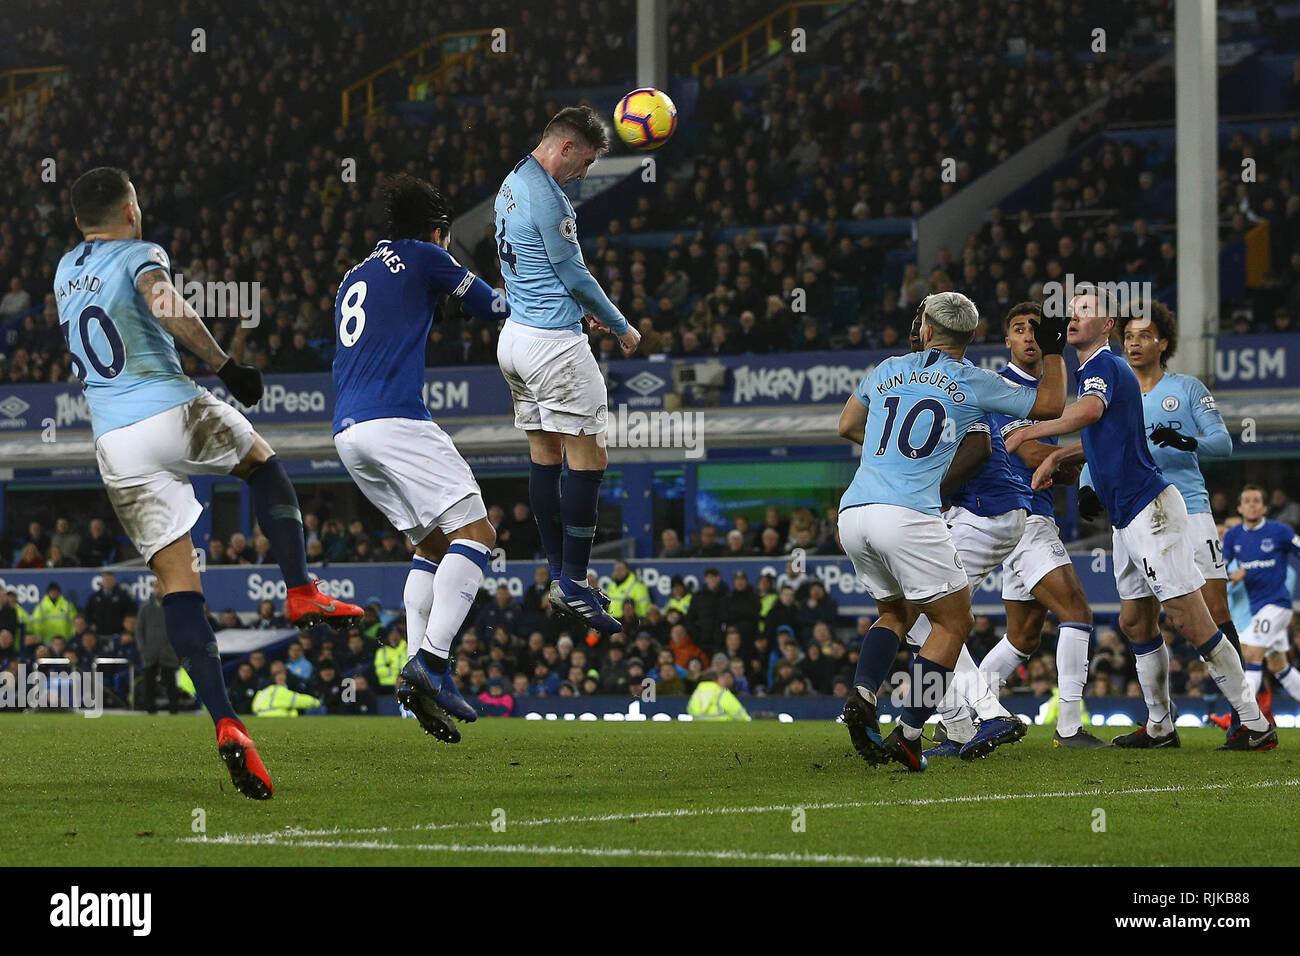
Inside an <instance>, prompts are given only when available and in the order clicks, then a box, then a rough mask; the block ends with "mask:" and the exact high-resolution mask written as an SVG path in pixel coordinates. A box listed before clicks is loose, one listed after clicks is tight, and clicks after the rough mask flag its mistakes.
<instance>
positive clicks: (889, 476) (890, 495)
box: [840, 349, 1038, 515]
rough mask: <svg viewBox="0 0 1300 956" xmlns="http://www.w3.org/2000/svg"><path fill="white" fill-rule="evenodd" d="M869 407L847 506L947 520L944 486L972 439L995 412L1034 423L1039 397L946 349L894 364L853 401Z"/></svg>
mask: <svg viewBox="0 0 1300 956" xmlns="http://www.w3.org/2000/svg"><path fill="white" fill-rule="evenodd" d="M853 394H854V396H855V397H856V398H857V400H858V401H860V402H861V403H862V404H863V405H865V406H866V407H867V427H866V438H865V440H864V441H863V445H862V463H861V464H860V465H859V466H858V471H857V474H856V475H854V477H853V483H852V484H851V485H849V488H848V490H847V491H845V492H844V497H843V498H842V499H841V500H840V510H843V509H845V508H850V507H853V506H854V505H870V504H886V505H899V506H901V507H903V508H911V509H912V510H913V511H921V512H924V513H926V514H933V515H937V514H939V513H940V502H939V486H940V484H941V483H942V482H943V476H944V475H945V474H947V472H948V466H949V465H950V464H951V463H952V459H953V456H954V455H955V454H956V453H957V446H958V445H960V444H961V440H962V439H963V438H965V437H966V431H967V430H968V429H969V428H970V426H971V425H973V424H974V423H975V422H977V421H979V420H980V419H981V418H983V417H984V416H985V415H988V414H989V413H990V412H1001V413H1002V414H1004V415H1012V416H1014V417H1016V418H1028V417H1029V412H1030V409H1032V408H1033V407H1034V402H1035V401H1036V400H1037V398H1038V391H1037V390H1036V389H1033V388H1023V387H1020V386H1018V385H1016V384H1015V383H1013V382H1009V381H1008V380H1007V379H1005V378H1003V377H1002V376H1001V375H998V374H997V373H996V372H990V371H988V370H987V369H982V368H977V367H975V366H973V365H966V364H963V363H961V362H958V361H957V360H956V359H954V358H953V357H952V356H950V355H949V354H948V353H946V352H943V351H941V350H939V349H927V350H926V351H924V352H915V353H911V354H908V355H897V356H894V357H893V358H889V359H886V360H885V361H883V362H881V363H880V364H879V365H877V366H876V367H875V369H873V370H872V371H871V372H870V373H869V374H868V375H867V376H866V377H865V378H864V379H863V380H862V384H860V385H859V386H858V387H857V390H856V391H855V392H854V393H853Z"/></svg>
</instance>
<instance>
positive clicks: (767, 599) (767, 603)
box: [758, 594, 777, 631]
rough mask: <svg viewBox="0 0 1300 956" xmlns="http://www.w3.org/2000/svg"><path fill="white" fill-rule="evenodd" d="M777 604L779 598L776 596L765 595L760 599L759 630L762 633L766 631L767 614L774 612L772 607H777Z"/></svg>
mask: <svg viewBox="0 0 1300 956" xmlns="http://www.w3.org/2000/svg"><path fill="white" fill-rule="evenodd" d="M776 602H777V596H776V595H775V594H764V595H763V596H762V598H760V599H759V602H758V629H759V630H760V631H763V630H766V625H767V612H768V611H770V610H772V606H773V605H775V604H776Z"/></svg>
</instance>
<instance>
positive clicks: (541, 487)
mask: <svg viewBox="0 0 1300 956" xmlns="http://www.w3.org/2000/svg"><path fill="white" fill-rule="evenodd" d="M562 467H563V466H561V465H539V464H537V462H532V467H530V468H529V470H528V502H529V504H530V505H531V506H532V509H533V517H534V518H536V519H537V533H538V534H539V535H540V536H541V539H542V550H543V551H545V552H546V563H547V564H549V565H550V568H551V577H552V578H558V577H559V576H560V564H561V555H562V553H563V550H564V530H563V528H561V526H560V471H561V469H562Z"/></svg>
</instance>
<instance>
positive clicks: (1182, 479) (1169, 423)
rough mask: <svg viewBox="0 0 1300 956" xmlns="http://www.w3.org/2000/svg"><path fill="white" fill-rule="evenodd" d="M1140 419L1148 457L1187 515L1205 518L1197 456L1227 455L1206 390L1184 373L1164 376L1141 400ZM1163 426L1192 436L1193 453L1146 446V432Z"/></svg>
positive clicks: (1206, 502)
mask: <svg viewBox="0 0 1300 956" xmlns="http://www.w3.org/2000/svg"><path fill="white" fill-rule="evenodd" d="M1142 417H1143V418H1144V419H1145V420H1146V426H1147V444H1148V445H1149V446H1150V448H1151V457H1152V458H1154V459H1155V460H1156V467H1157V468H1159V469H1160V473H1161V474H1162V475H1164V476H1165V477H1166V478H1168V479H1169V480H1170V481H1172V482H1173V483H1174V487H1176V488H1177V489H1178V493H1179V494H1180V495H1182V496H1183V500H1184V501H1186V502H1187V513H1188V514H1194V515H1195V514H1209V512H1210V494H1209V492H1207V491H1206V490H1205V477H1204V476H1203V475H1202V474H1201V464H1200V457H1199V456H1200V455H1206V456H1208V457H1211V458H1226V457H1227V456H1228V455H1231V454H1232V436H1231V435H1230V434H1228V426H1227V425H1225V424H1224V423H1223V416H1222V415H1220V414H1219V406H1218V405H1217V404H1215V401H1214V396H1213V395H1211V394H1210V390H1209V389H1208V388H1206V387H1205V386H1204V385H1203V384H1202V383H1201V382H1200V380H1199V379H1195V378H1192V376H1190V375H1180V374H1178V373H1176V372H1166V373H1165V374H1164V375H1163V376H1162V377H1161V379H1160V381H1158V382H1156V386H1155V388H1153V389H1151V391H1149V392H1147V393H1146V394H1144V395H1143V396H1142ZM1165 427H1168V428H1172V429H1174V430H1175V431H1177V432H1179V433H1181V434H1183V435H1190V436H1191V437H1192V438H1195V439H1196V440H1197V442H1198V445H1197V448H1196V450H1195V451H1180V450H1178V449H1177V448H1161V447H1159V446H1158V445H1155V444H1152V443H1151V433H1152V432H1153V431H1155V430H1156V429H1157V428H1165Z"/></svg>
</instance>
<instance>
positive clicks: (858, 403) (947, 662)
mask: <svg viewBox="0 0 1300 956" xmlns="http://www.w3.org/2000/svg"><path fill="white" fill-rule="evenodd" d="M921 314H922V319H921V327H920V339H921V344H922V346H923V349H924V350H923V351H922V352H919V353H916V354H910V355H900V356H895V357H894V358H889V359H886V360H885V361H884V362H882V363H880V365H878V366H876V368H875V369H874V370H873V371H872V372H871V373H870V374H868V375H867V376H866V377H865V378H864V379H863V380H862V383H861V384H860V385H859V386H858V388H857V390H856V391H855V392H854V393H853V394H852V395H851V396H850V397H849V399H848V401H847V402H845V405H844V410H843V411H842V412H841V414H840V422H839V433H840V435H841V437H843V438H846V439H848V440H850V441H853V442H856V443H858V444H861V445H862V462H861V465H860V466H859V468H858V472H857V475H856V476H855V477H854V479H853V483H852V484H851V485H850V486H849V488H848V490H847V491H845V493H844V496H843V499H842V500H841V502H840V512H839V530H840V540H841V542H842V543H843V545H844V550H845V552H846V553H847V554H848V555H849V557H850V558H851V559H852V561H853V566H854V570H855V571H856V572H857V574H858V575H859V577H860V578H861V579H862V581H863V583H864V584H865V585H866V587H867V590H868V591H869V592H870V593H871V595H872V597H873V598H874V599H875V601H876V604H877V607H878V610H879V618H878V619H877V621H876V623H875V625H874V626H873V627H872V628H871V629H870V630H869V631H868V632H867V635H866V636H865V637H864V638H863V642H862V649H861V652H860V656H859V659H858V669H857V674H856V675H855V679H854V685H855V687H854V692H852V693H850V694H849V697H848V699H847V700H846V701H845V705H844V713H843V719H844V722H845V724H846V726H847V727H848V729H849V736H850V739H851V740H852V742H853V746H854V749H855V750H857V752H858V753H859V754H861V755H862V756H863V757H864V758H865V759H866V760H867V761H868V762H869V763H873V764H878V763H882V762H884V761H887V760H896V761H898V762H900V763H902V764H903V765H904V766H906V767H907V768H908V769H909V770H924V769H925V768H926V766H927V763H928V761H927V760H926V758H925V756H924V754H923V753H922V752H921V731H922V728H923V726H924V724H925V721H926V720H927V719H928V717H929V716H930V714H932V713H933V712H934V710H935V708H936V706H937V705H938V704H939V703H941V702H942V701H943V700H944V698H945V697H946V696H947V694H948V692H949V689H950V683H951V678H952V672H953V669H954V667H955V666H956V664H957V661H958V658H959V657H960V653H961V648H962V647H963V646H964V644H965V642H966V636H967V634H969V633H970V629H971V624H972V619H971V613H970V587H969V582H968V580H967V577H966V572H965V570H964V569H963V567H962V562H961V558H960V557H959V556H958V555H957V552H956V549H955V548H954V547H953V541H952V535H951V533H950V532H949V531H948V526H947V525H946V524H945V523H944V520H943V518H942V517H941V516H940V485H941V483H942V480H943V477H944V475H945V473H946V472H947V471H948V468H949V466H950V464H951V462H952V458H953V455H954V454H955V452H956V450H957V446H958V444H959V443H960V441H961V439H962V438H963V437H964V436H965V434H966V432H967V430H968V429H969V428H970V426H971V425H972V424H973V423H974V422H976V421H978V420H979V419H980V418H982V417H983V416H984V415H986V414H988V413H989V412H992V411H1001V412H1005V413H1006V414H1009V415H1014V416H1016V417H1020V418H1023V417H1031V416H1049V415H1057V414H1059V413H1060V410H1061V409H1062V408H1063V407H1064V404H1065V365H1064V362H1062V361H1061V359H1060V350H1061V349H1062V348H1064V344H1065V343H1064V322H1063V321H1062V320H1057V321H1056V322H1055V323H1054V324H1053V323H1051V321H1050V320H1044V331H1043V333H1042V335H1041V340H1043V341H1045V342H1054V343H1056V352H1055V353H1054V354H1055V356H1056V357H1055V358H1054V359H1053V360H1052V361H1050V362H1049V363H1048V367H1047V373H1046V375H1045V376H1044V380H1043V384H1042V386H1041V387H1040V388H1039V389H1031V388H1020V387H1017V386H1015V385H1013V384H1011V383H1010V382H1008V381H1007V380H1006V379H1004V378H1002V377H1001V376H999V375H996V374H995V373H993V372H989V371H986V370H984V369H980V368H976V367H975V366H973V365H967V364H964V363H963V362H962V359H963V358H964V356H965V353H966V347H967V346H968V345H969V344H970V340H971V336H972V335H973V334H974V332H975V327H976V325H978V324H979V315H978V313H977V312H976V309H975V305H974V303H972V302H971V301H970V300H969V299H968V298H966V297H965V296H964V295H961V294H960V293H956V292H942V293H937V294H935V295H931V296H928V297H926V299H925V300H924V302H923V303H922V306H921ZM1044 348H1045V350H1049V351H1050V347H1049V346H1046V345H1045V346H1044ZM918 606H919V607H920V609H921V610H923V611H924V613H925V615H926V616H927V617H928V618H929V620H930V624H931V630H930V633H929V636H928V637H927V638H926V640H925V643H924V645H923V646H922V647H921V650H920V653H918V654H917V655H916V657H915V658H913V660H912V664H911V667H910V670H909V673H910V678H911V679H910V685H911V694H910V698H909V700H908V701H907V704H906V706H905V707H904V709H903V712H902V714H901V716H900V718H899V724H898V726H897V727H896V728H895V730H894V731H893V732H892V733H891V734H890V735H889V737H888V738H887V739H884V740H882V739H881V736H880V725H879V722H878V719H877V715H876V690H877V689H878V688H879V687H880V686H881V684H882V683H883V682H884V679H885V678H886V677H887V676H888V673H889V668H890V666H891V665H892V663H893V661H894V658H895V656H896V654H897V653H898V646H899V641H900V639H901V637H902V635H904V634H906V633H907V631H908V629H909V628H910V627H911V625H912V624H913V622H914V621H915V618H916V614H917V607H918Z"/></svg>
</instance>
